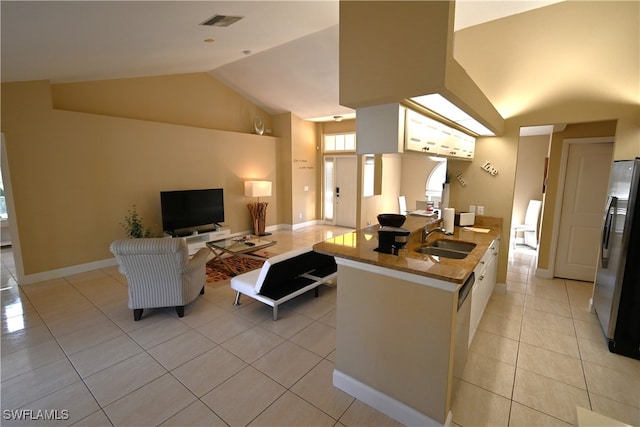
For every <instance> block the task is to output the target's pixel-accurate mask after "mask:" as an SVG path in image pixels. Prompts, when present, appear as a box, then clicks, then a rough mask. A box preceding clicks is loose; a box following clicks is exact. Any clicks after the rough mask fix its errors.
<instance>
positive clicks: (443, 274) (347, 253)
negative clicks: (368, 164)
mask: <svg viewBox="0 0 640 427" xmlns="http://www.w3.org/2000/svg"><path fill="white" fill-rule="evenodd" d="M439 223H440V220H438V219H436V218H429V217H420V216H413V215H409V216H407V220H406V221H405V223H404V225H402V228H405V229H407V230H410V231H411V235H410V236H409V240H408V243H407V245H406V248H405V249H402V250H400V251H399V253H398V255H390V254H384V253H380V252H377V251H374V249H375V248H377V247H378V228H379V226H378V225H374V226H371V227H367V228H363V229H360V230H357V231H353V232H351V233H347V234H344V235H342V236H336V237H334V238H331V239H329V240H325V241H324V242H320V243H317V244H315V245H314V246H313V249H314V250H315V251H317V252H320V253H323V254H327V255H333V256H335V257H338V258H344V259H349V260H352V261H359V262H363V263H366V264H373V265H377V266H380V267H386V268H390V269H393V270H398V271H404V272H407V273H412V274H418V275H421V276H425V277H432V278H434V279H439V280H443V281H447V282H452V283H457V284H462V283H464V282H465V280H466V279H467V278H468V277H469V275H470V274H471V272H473V270H474V269H475V268H476V265H477V264H478V262H480V259H481V258H482V256H483V255H484V253H485V252H486V250H487V249H488V248H489V245H491V242H492V241H493V240H494V239H496V238H497V237H499V236H500V233H501V230H502V219H501V218H495V217H488V216H478V215H476V221H475V224H474V227H476V228H486V229H489V230H490V231H489V232H488V233H478V232H474V231H469V230H465V227H455V232H454V234H453V235H450V236H445V235H444V234H442V233H434V234H432V235H431V236H429V240H428V241H427V243H425V244H429V243H430V242H432V241H435V240H439V239H450V240H460V241H465V242H473V243H475V244H476V247H475V248H474V249H473V250H472V251H471V252H470V253H469V255H467V257H466V258H464V259H450V258H442V257H435V256H433V255H423V254H420V253H418V252H415V251H414V249H416V248H418V247H420V246H422V245H423V243H421V242H420V238H421V233H422V229H423V227H424V226H425V225H426V224H429V229H431V228H433V227H437V226H439Z"/></svg>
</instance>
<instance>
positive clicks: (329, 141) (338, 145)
mask: <svg viewBox="0 0 640 427" xmlns="http://www.w3.org/2000/svg"><path fill="white" fill-rule="evenodd" d="M324 151H325V152H336V151H356V133H355V132H349V133H333V134H326V135H325V136H324Z"/></svg>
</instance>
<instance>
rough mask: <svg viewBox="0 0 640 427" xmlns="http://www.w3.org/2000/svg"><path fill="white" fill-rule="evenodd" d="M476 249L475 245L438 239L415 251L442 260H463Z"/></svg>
mask: <svg viewBox="0 0 640 427" xmlns="http://www.w3.org/2000/svg"><path fill="white" fill-rule="evenodd" d="M475 247H476V244H475V243H471V242H461V241H459V240H447V239H440V240H436V241H435V242H433V243H430V244H428V245H425V246H421V247H419V248H418V249H416V250H415V251H416V252H418V253H421V254H425V255H435V256H440V257H443V258H452V259H463V258H466V257H467V255H469V252H471V251H472V250H473V248H475Z"/></svg>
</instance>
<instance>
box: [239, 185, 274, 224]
mask: <svg viewBox="0 0 640 427" xmlns="http://www.w3.org/2000/svg"><path fill="white" fill-rule="evenodd" d="M244 195H245V196H246V197H256V198H257V199H258V201H257V202H255V203H249V204H248V205H247V208H249V212H250V213H251V220H252V222H253V234H255V235H256V236H267V235H269V234H271V233H265V231H264V227H265V221H266V218H267V205H268V203H267V202H260V197H269V196H271V181H245V183H244Z"/></svg>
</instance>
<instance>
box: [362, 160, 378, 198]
mask: <svg viewBox="0 0 640 427" xmlns="http://www.w3.org/2000/svg"><path fill="white" fill-rule="evenodd" d="M375 170H376V163H375V158H374V157H373V155H371V154H367V155H366V156H364V168H363V169H362V181H363V182H362V196H363V197H371V196H373V188H374V180H375Z"/></svg>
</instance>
